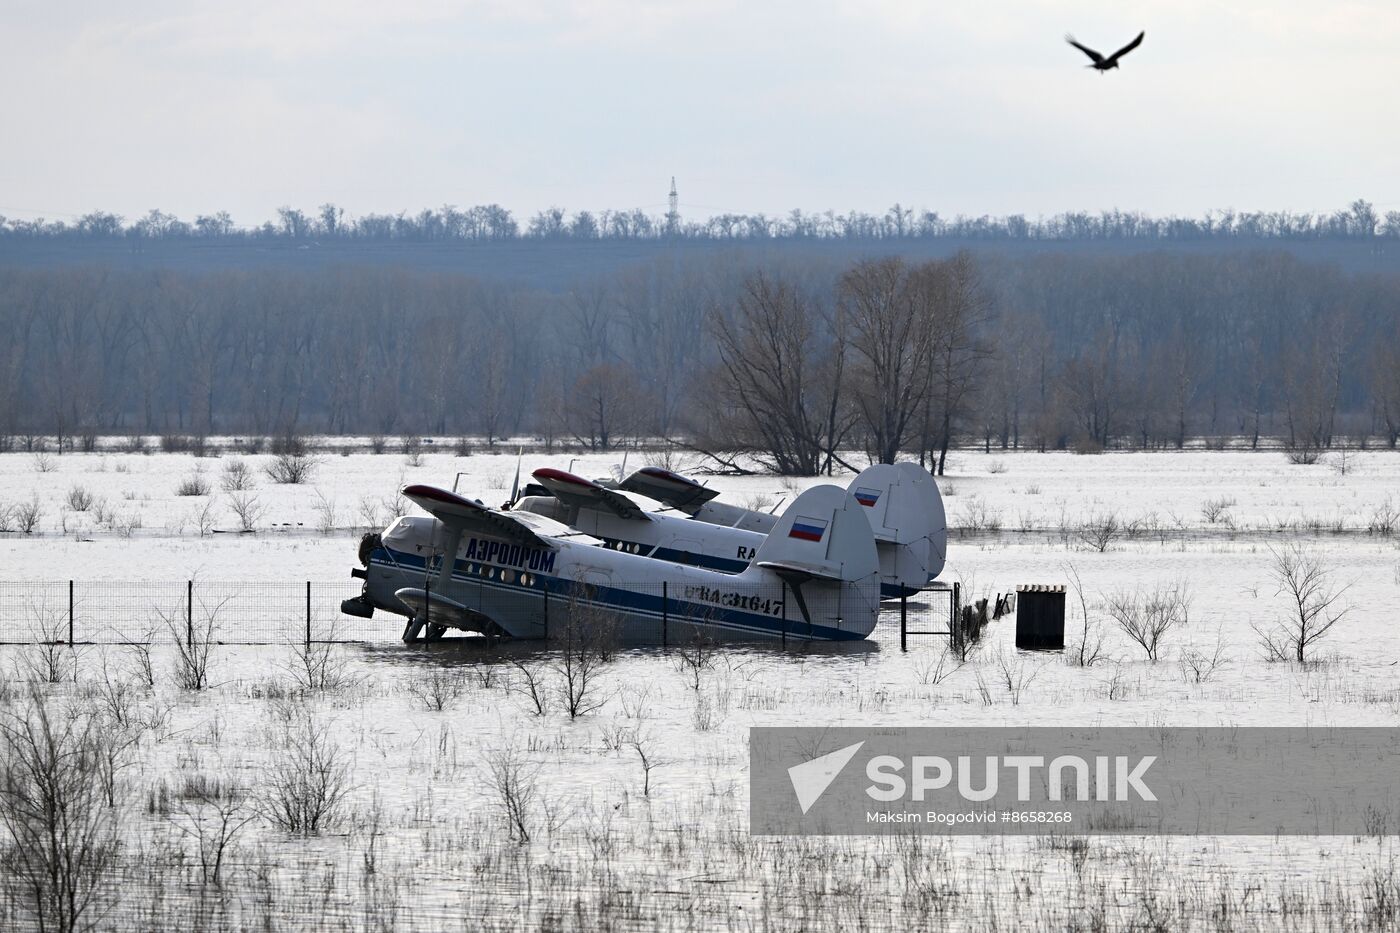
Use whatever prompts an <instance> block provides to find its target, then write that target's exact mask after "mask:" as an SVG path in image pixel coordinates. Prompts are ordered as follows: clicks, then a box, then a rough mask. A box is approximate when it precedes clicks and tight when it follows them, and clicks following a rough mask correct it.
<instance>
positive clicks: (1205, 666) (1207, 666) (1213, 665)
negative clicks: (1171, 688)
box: [1177, 633, 1230, 684]
mask: <svg viewBox="0 0 1400 933" xmlns="http://www.w3.org/2000/svg"><path fill="white" fill-rule="evenodd" d="M1228 663H1230V660H1229V658H1227V657H1226V656H1225V639H1224V636H1223V635H1222V634H1220V633H1217V634H1216V638H1215V646H1214V647H1213V648H1212V649H1210V650H1209V651H1207V650H1206V649H1203V648H1194V647H1193V648H1186V649H1185V650H1183V651H1182V652H1181V657H1179V658H1178V659H1177V665H1178V667H1180V668H1181V679H1182V680H1184V681H1186V682H1187V683H1195V684H1203V683H1205V682H1206V681H1208V680H1210V679H1211V678H1212V677H1214V676H1215V672H1216V671H1218V670H1220V668H1222V667H1224V666H1225V665H1226V664H1228Z"/></svg>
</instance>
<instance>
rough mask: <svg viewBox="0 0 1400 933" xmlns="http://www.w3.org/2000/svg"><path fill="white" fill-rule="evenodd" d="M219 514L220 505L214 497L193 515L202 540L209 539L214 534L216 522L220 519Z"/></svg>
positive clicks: (192, 517) (206, 500) (205, 501)
mask: <svg viewBox="0 0 1400 933" xmlns="http://www.w3.org/2000/svg"><path fill="white" fill-rule="evenodd" d="M218 512H219V505H218V503H217V502H215V501H214V497H213V496H210V497H209V498H208V499H205V500H204V502H203V503H202V504H201V505H200V506H199V507H198V508H196V509H195V510H194V511H193V513H192V514H191V516H190V517H191V519H192V520H193V521H194V525H195V528H197V529H198V530H199V536H200V537H201V538H207V537H209V535H211V534H213V532H214V521H215V519H216V518H217V517H218Z"/></svg>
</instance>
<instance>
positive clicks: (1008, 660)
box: [997, 652, 1040, 706]
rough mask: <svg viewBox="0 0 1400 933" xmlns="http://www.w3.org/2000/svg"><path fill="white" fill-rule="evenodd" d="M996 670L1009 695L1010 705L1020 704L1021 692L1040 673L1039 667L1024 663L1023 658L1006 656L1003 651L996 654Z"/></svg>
mask: <svg viewBox="0 0 1400 933" xmlns="http://www.w3.org/2000/svg"><path fill="white" fill-rule="evenodd" d="M997 672H998V673H999V674H1000V675H1001V676H1000V678H999V679H1000V680H1001V682H1002V684H1003V685H1004V686H1005V687H1006V692H1007V695H1008V696H1010V697H1011V705H1012V706H1020V705H1021V694H1022V693H1024V692H1025V689H1026V688H1027V687H1029V686H1030V685H1031V682H1032V681H1034V680H1035V678H1036V677H1037V676H1038V675H1039V674H1040V667H1038V666H1032V665H1029V664H1027V663H1026V660H1025V658H1021V657H1008V656H1007V655H1006V653H1005V652H1001V653H998V654H997Z"/></svg>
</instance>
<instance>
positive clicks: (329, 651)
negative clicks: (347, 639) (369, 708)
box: [287, 639, 351, 692]
mask: <svg viewBox="0 0 1400 933" xmlns="http://www.w3.org/2000/svg"><path fill="white" fill-rule="evenodd" d="M287 649H288V652H289V653H290V654H291V657H290V658H289V659H288V661H287V672H288V673H289V674H290V675H291V677H292V682H293V683H295V684H296V685H297V687H298V689H301V690H309V691H312V692H321V691H325V690H339V689H341V688H342V687H345V686H347V685H348V684H349V683H350V680H351V679H350V675H349V673H348V662H347V660H346V658H345V654H344V652H343V651H341V649H340V646H339V645H337V644H335V643H334V642H332V641H330V640H326V641H307V640H305V639H293V640H292V641H291V642H290V643H289V644H288V646H287Z"/></svg>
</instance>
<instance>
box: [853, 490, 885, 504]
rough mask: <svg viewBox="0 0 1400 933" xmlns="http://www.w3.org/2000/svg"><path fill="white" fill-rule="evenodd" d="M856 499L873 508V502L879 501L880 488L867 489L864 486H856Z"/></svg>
mask: <svg viewBox="0 0 1400 933" xmlns="http://www.w3.org/2000/svg"><path fill="white" fill-rule="evenodd" d="M856 501H857V502H859V503H860V504H861V505H863V506H865V507H866V508H867V509H869V508H873V507H874V505H875V503H877V502H879V501H880V490H878V489H867V488H865V487H864V486H857V487H856Z"/></svg>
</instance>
